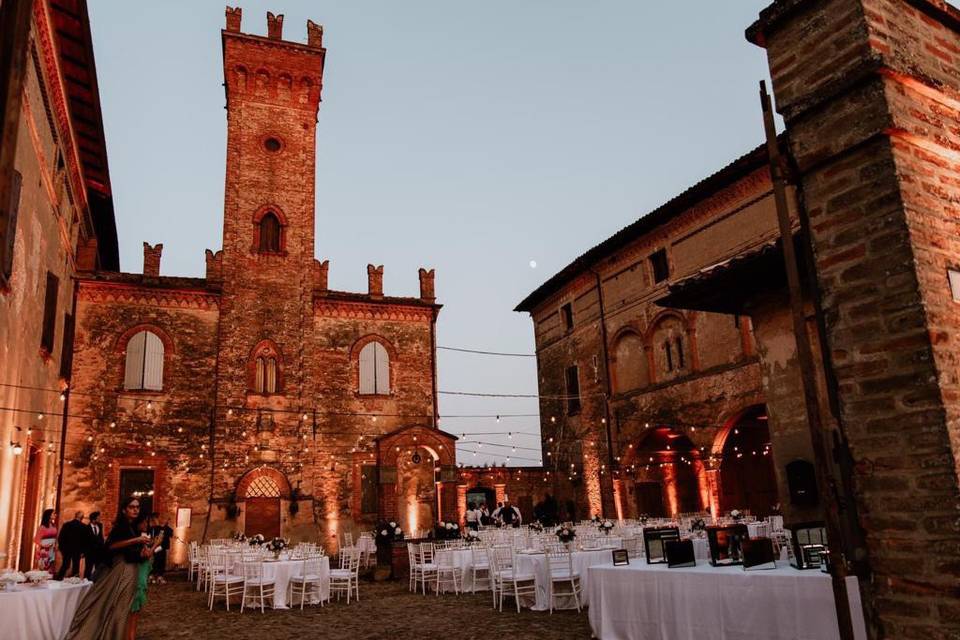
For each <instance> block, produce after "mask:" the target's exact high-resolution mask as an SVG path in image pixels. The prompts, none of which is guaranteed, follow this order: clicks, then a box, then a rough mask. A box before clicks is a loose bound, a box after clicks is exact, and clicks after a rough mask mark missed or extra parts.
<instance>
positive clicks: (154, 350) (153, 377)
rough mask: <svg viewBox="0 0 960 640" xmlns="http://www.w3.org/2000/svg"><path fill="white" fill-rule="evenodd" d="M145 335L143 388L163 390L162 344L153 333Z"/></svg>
mask: <svg viewBox="0 0 960 640" xmlns="http://www.w3.org/2000/svg"><path fill="white" fill-rule="evenodd" d="M144 333H145V334H146V357H145V358H144V360H143V388H144V389H150V390H152V391H160V390H161V389H163V342H162V341H161V340H160V337H159V336H157V334H155V333H150V332H149V331H145V332H144Z"/></svg>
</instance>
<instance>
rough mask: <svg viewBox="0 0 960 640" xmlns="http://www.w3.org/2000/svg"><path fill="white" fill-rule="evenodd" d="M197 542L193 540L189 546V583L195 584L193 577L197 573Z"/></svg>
mask: <svg viewBox="0 0 960 640" xmlns="http://www.w3.org/2000/svg"><path fill="white" fill-rule="evenodd" d="M197 549H198V545H197V541H196V540H191V541H190V544H189V545H188V546H187V582H193V576H194V574H195V573H196V571H197V565H198V564H199V562H198V561H197Z"/></svg>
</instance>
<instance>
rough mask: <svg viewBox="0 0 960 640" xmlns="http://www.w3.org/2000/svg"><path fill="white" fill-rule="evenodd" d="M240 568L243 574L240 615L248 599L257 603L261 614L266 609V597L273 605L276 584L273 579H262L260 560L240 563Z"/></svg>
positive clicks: (261, 562)
mask: <svg viewBox="0 0 960 640" xmlns="http://www.w3.org/2000/svg"><path fill="white" fill-rule="evenodd" d="M240 568H241V570H242V572H243V599H242V600H241V602H240V613H243V607H244V605H246V603H247V600H248V599H252V600H253V602H257V601H259V603H260V613H263V612H264V609H266V599H267V598H268V597H269V598H270V604H271V605H272V604H273V594H274V593H275V592H276V583H275V582H274V580H273V578H264V577H263V561H262V560H255V561H253V562H241V563H240Z"/></svg>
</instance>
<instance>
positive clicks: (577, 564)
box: [516, 549, 612, 611]
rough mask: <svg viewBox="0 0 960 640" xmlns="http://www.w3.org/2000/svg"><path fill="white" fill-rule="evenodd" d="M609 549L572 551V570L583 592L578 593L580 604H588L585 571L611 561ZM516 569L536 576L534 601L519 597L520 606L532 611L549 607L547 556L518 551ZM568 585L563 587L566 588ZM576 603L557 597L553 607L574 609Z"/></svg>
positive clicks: (588, 579)
mask: <svg viewBox="0 0 960 640" xmlns="http://www.w3.org/2000/svg"><path fill="white" fill-rule="evenodd" d="M611 556H612V554H611V550H610V549H601V550H597V551H574V552H573V570H574V572H575V573H579V574H580V584H581V585H582V587H583V593H582V594H581V595H580V606H581V607H584V606H586V605H588V604H589V594H588V591H587V585H588V584H589V582H590V576H589V574H588V572H587V569H588V568H589V567H592V566H595V565H598V564H605V563H609V562H610V561H611ZM516 565H517V570H518V571H519V572H520V573H533V574H534V575H535V576H536V577H537V599H536V602H532V601H528V600H526V599H524V598H521V599H520V606H522V607H530V608H531V609H533V610H534V611H546V610H548V609H549V608H550V601H549V600H548V591H547V580H548V579H549V577H548V576H547V557H546V556H545V555H544V554H542V553H537V554H524V553H518V554H517V559H516ZM568 588H569V587H567V588H564V590H565V591H566V590H568ZM576 607H577V604H576V602H575V601H574V599H573V598H572V597H570V598H561V599H558V600H557V602H556V603H555V604H554V606H553V608H554V609H576Z"/></svg>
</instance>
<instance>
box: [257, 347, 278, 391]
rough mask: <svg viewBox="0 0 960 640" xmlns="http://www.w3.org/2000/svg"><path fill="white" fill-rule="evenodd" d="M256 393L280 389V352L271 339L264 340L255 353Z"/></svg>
mask: <svg viewBox="0 0 960 640" xmlns="http://www.w3.org/2000/svg"><path fill="white" fill-rule="evenodd" d="M252 382H253V385H252V389H253V392H254V393H277V392H278V391H280V354H279V353H278V352H277V349H276V348H275V347H274V346H273V343H272V342H270V341H269V340H266V341H264V342H262V343H261V344H260V345H259V346H258V348H257V349H255V350H254V353H253V380H252Z"/></svg>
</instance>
